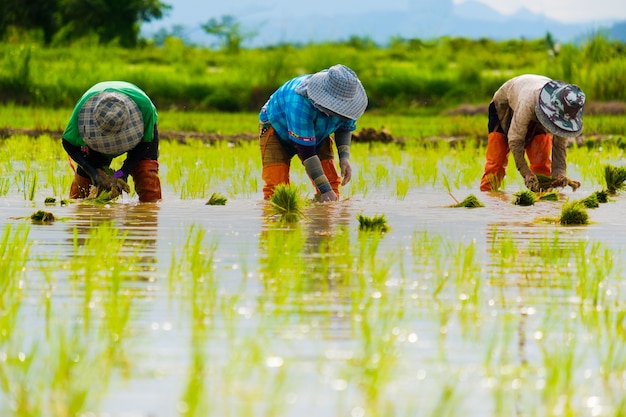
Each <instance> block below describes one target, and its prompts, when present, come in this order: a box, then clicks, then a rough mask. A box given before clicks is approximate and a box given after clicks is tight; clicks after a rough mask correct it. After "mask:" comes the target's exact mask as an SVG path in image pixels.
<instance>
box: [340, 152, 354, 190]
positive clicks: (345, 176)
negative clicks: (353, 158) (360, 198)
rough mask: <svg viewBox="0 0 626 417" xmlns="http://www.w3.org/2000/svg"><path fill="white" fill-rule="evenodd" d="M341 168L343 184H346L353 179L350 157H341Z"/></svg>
mask: <svg viewBox="0 0 626 417" xmlns="http://www.w3.org/2000/svg"><path fill="white" fill-rule="evenodd" d="M339 168H341V177H342V181H341V185H346V184H347V183H349V182H350V180H351V179H352V167H351V166H350V161H349V160H348V158H341V159H339Z"/></svg>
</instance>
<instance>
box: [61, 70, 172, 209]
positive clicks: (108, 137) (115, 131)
mask: <svg viewBox="0 0 626 417" xmlns="http://www.w3.org/2000/svg"><path fill="white" fill-rule="evenodd" d="M63 148H64V149H65V151H66V152H67V154H68V155H69V156H70V158H71V159H72V160H74V162H76V164H77V165H78V167H77V169H76V170H75V175H74V181H72V185H71V186H70V198H85V197H87V196H88V195H89V191H90V190H89V189H90V186H91V185H95V186H96V187H98V189H99V190H100V191H101V190H111V189H112V184H119V183H121V181H123V183H121V184H124V185H125V187H124V191H126V192H128V191H129V189H128V186H127V185H126V180H127V179H128V175H132V177H133V182H134V183H135V191H136V193H137V195H138V196H139V201H141V202H154V201H157V200H160V199H161V181H160V179H159V163H158V156H159V133H158V130H157V111H156V107H155V106H154V104H153V103H152V101H151V100H150V98H149V97H148V96H147V95H146V93H145V92H144V91H142V90H141V89H140V88H139V87H137V86H136V85H134V84H131V83H128V82H125V81H104V82H101V83H98V84H96V85H94V86H93V87H91V88H90V89H89V90H87V91H86V92H85V94H83V96H82V97H81V98H80V100H79V101H78V103H77V104H76V106H75V107H74V111H73V112H72V116H71V118H70V121H69V123H68V125H67V127H66V128H65V131H64V132H63ZM124 153H126V159H125V160H124V162H123V164H122V167H121V168H120V169H119V170H117V171H116V172H115V173H113V174H112V175H111V176H109V175H108V174H106V172H105V170H108V169H109V165H110V164H111V161H112V159H113V158H115V157H117V156H120V155H122V154H124ZM72 167H73V165H72ZM118 180H120V181H118Z"/></svg>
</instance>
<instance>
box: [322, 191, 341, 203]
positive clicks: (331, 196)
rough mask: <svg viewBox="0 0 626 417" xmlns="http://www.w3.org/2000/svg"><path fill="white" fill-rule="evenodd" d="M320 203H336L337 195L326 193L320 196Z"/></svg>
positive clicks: (331, 192)
mask: <svg viewBox="0 0 626 417" xmlns="http://www.w3.org/2000/svg"><path fill="white" fill-rule="evenodd" d="M320 201H321V202H322V203H325V202H328V201H337V194H335V192H334V191H333V190H330V191H327V192H325V193H324V194H322V195H321V196H320Z"/></svg>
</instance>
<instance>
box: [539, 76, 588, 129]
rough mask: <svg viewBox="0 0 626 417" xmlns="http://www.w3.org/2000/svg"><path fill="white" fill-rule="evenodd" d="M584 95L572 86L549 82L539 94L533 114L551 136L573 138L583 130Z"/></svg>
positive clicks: (576, 87)
mask: <svg viewBox="0 0 626 417" xmlns="http://www.w3.org/2000/svg"><path fill="white" fill-rule="evenodd" d="M584 105H585V93H583V92H582V91H581V89H580V88H579V87H578V86H577V85H574V84H566V83H564V82H562V81H550V82H549V83H547V84H546V85H544V86H543V88H542V89H541V91H540V92H539V101H538V103H537V106H536V107H535V114H536V115H537V119H539V122H540V123H541V124H542V125H543V126H544V127H545V128H546V129H548V130H549V131H550V133H552V134H553V135H556V136H561V137H565V138H575V137H577V136H578V135H580V132H582V130H583V106H584Z"/></svg>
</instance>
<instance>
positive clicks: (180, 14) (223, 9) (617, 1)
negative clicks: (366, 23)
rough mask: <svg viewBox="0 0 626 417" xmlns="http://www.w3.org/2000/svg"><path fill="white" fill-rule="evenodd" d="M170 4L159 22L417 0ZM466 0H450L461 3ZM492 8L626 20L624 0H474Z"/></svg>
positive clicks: (197, 0)
mask: <svg viewBox="0 0 626 417" xmlns="http://www.w3.org/2000/svg"><path fill="white" fill-rule="evenodd" d="M163 1H164V2H165V3H167V4H170V5H172V7H173V9H172V11H171V12H170V13H169V15H168V16H167V17H166V18H164V19H162V20H161V21H159V26H171V24H175V23H179V24H186V25H193V24H196V23H199V22H206V21H207V20H208V19H209V18H211V17H220V16H223V15H227V14H230V15H234V16H235V17H237V18H238V19H243V18H245V17H249V16H255V15H259V16H273V17H276V18H289V17H291V16H303V15H306V14H308V13H311V12H312V11H315V14H318V15H319V14H338V13H349V12H351V11H360V12H363V11H377V10H387V11H392V10H394V11H395V10H407V9H408V8H409V4H410V3H411V2H412V1H414V2H415V1H420V0H316V1H315V2H313V1H311V0H265V1H259V0H230V1H216V0H212V1H210V2H209V1H207V0H163ZM465 1H468V0H453V2H454V3H463V2H465ZM474 1H477V2H480V3H483V4H487V5H489V6H491V7H492V8H494V9H495V10H497V11H499V12H501V13H505V14H509V13H514V12H515V11H517V10H519V9H520V8H522V7H524V8H526V9H529V10H531V11H532V12H535V13H540V14H544V15H546V16H547V17H550V18H553V19H556V20H559V21H561V22H564V23H565V22H566V23H570V22H588V21H604V20H626V0H474Z"/></svg>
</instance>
